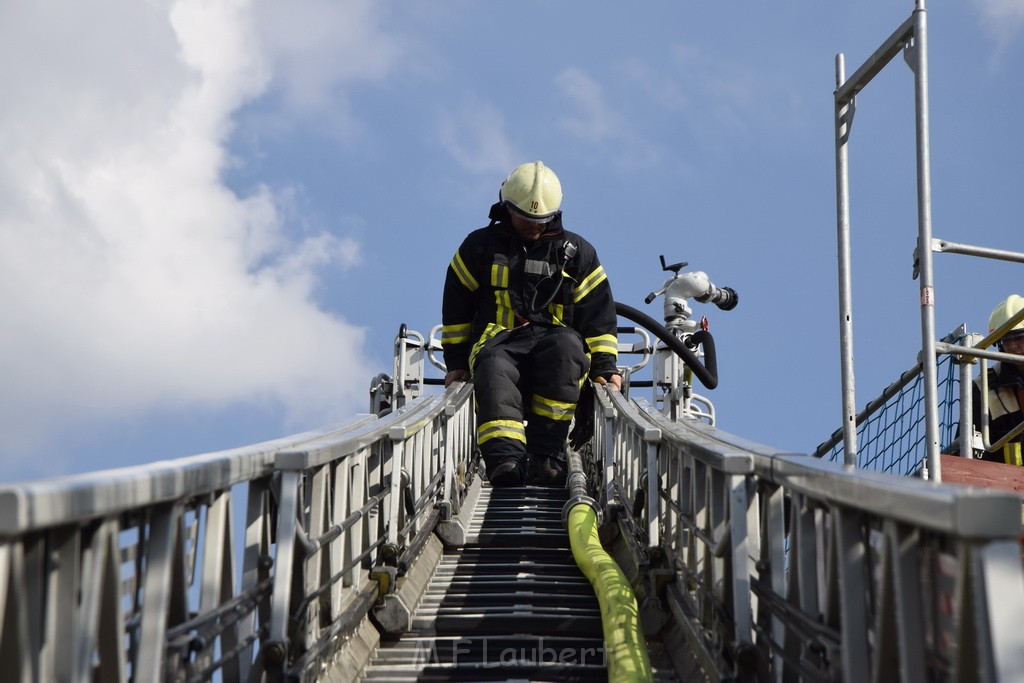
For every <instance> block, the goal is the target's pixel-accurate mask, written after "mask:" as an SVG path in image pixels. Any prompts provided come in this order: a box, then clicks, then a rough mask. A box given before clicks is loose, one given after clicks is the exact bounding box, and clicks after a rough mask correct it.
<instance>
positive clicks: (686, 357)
mask: <svg viewBox="0 0 1024 683" xmlns="http://www.w3.org/2000/svg"><path fill="white" fill-rule="evenodd" d="M615 312H616V313H618V314H619V315H621V316H622V317H623V318H628V319H629V320H632V321H633V322H635V323H637V324H638V325H641V326H643V327H644V328H646V329H647V331H648V332H650V333H651V334H653V335H654V336H655V337H657V338H658V339H660V340H661V341H663V342H665V345H666V346H668V347H669V348H670V349H672V351H673V352H674V353H676V354H677V355H678V356H679V357H680V358H682V359H683V362H684V363H685V364H686V367H688V368H690V370H692V371H693V374H694V376H696V377H697V379H699V380H700V383H701V384H703V385H704V386H705V387H706V388H708V389H714V388H715V387H717V386H718V357H717V356H716V355H715V340H714V339H713V338H712V336H711V333H710V332H708V331H707V330H698V331H697V332H694V333H693V336H692V337H691V339H693V341H694V343H697V344H703V345H704V358H705V361H704V363H701V362H700V359H699V358H697V355H696V354H695V353H694V352H693V351H691V350H690V349H689V348H687V346H686V344H684V343H683V342H682V340H680V339H679V338H678V337H676V336H675V335H673V334H672V332H670V331H669V330H668V328H666V327H665V326H664V325H662V324H661V323H659V322H658V321H657V320H655V319H654V318H652V317H651V316H649V315H647V314H646V313H644V312H643V311H638V310H637V309H635V308H633V307H632V306H629V305H627V304H623V303H619V302H618V301H616V302H615Z"/></svg>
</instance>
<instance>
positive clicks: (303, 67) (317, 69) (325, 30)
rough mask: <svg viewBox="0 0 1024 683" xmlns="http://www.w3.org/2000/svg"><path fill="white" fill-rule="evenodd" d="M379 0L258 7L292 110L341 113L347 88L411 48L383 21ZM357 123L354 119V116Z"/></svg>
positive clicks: (376, 74)
mask: <svg viewBox="0 0 1024 683" xmlns="http://www.w3.org/2000/svg"><path fill="white" fill-rule="evenodd" d="M382 11H383V10H382V7H381V4H380V3H379V2H377V1H375V0H346V2H337V1H336V0H289V1H288V2H275V1H273V0H271V1H268V2H260V3H259V4H257V6H256V8H255V15H256V17H257V28H258V31H259V35H260V40H261V41H262V43H263V46H264V47H265V49H266V51H267V54H268V56H269V58H270V59H271V60H272V61H273V63H274V76H273V82H272V87H274V88H275V89H279V90H280V91H281V92H282V93H283V95H284V104H285V106H286V108H287V109H288V110H290V111H291V112H293V113H295V112H304V113H307V114H310V113H311V114H322V113H325V112H326V111H327V110H328V109H330V114H331V116H335V115H336V108H337V106H338V104H339V103H338V97H339V95H341V94H342V89H343V88H345V87H347V86H351V85H353V84H355V83H363V82H370V83H372V82H379V81H381V80H383V79H384V78H386V77H387V76H388V75H390V74H391V73H392V71H393V70H394V69H395V67H396V66H397V65H398V64H399V61H400V59H401V58H402V57H403V55H404V53H405V51H406V50H407V49H408V48H407V47H406V46H405V45H403V43H402V42H401V41H399V40H398V39H397V38H396V37H395V36H393V35H391V34H390V33H386V32H385V31H384V30H383V29H382V27H381V26H380V22H379V20H378V16H377V15H378V14H379V13H381V12H382ZM350 123H354V122H350Z"/></svg>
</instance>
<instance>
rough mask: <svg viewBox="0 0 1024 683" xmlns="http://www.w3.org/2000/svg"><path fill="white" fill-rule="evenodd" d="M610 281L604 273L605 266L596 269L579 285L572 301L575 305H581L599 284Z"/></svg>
mask: <svg viewBox="0 0 1024 683" xmlns="http://www.w3.org/2000/svg"><path fill="white" fill-rule="evenodd" d="M607 279H608V276H607V275H605V273H604V266H598V267H597V268H595V269H594V270H593V271H592V272H591V273H590V275H588V276H586V277H585V278H583V282H581V283H580V284H579V286H578V287H577V288H576V290H575V291H574V292H573V296H572V300H573V303H577V304H578V303H579V302H580V301H582V300H583V299H584V297H586V296H587V295H588V294H590V293H591V292H592V291H594V288H595V287H597V286H598V285H599V284H601V283H602V282H604V281H605V280H607Z"/></svg>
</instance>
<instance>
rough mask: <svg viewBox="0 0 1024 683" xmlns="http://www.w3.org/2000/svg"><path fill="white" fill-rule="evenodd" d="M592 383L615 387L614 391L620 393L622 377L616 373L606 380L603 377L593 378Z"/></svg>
mask: <svg viewBox="0 0 1024 683" xmlns="http://www.w3.org/2000/svg"><path fill="white" fill-rule="evenodd" d="M594 381H595V382H597V383H598V384H611V385H612V386H613V387H615V391H622V375H620V374H618V373H616V374H614V375H612V376H611V377H609V378H608V379H605V378H604V377H601V376H600V375H598V376H597V377H595V378H594Z"/></svg>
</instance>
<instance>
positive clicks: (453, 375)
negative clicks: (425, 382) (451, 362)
mask: <svg viewBox="0 0 1024 683" xmlns="http://www.w3.org/2000/svg"><path fill="white" fill-rule="evenodd" d="M468 381H469V370H449V371H448V374H446V375H445V376H444V388H445V389H447V388H448V387H450V386H451V385H452V382H468Z"/></svg>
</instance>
